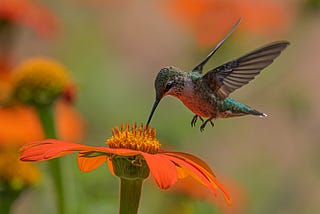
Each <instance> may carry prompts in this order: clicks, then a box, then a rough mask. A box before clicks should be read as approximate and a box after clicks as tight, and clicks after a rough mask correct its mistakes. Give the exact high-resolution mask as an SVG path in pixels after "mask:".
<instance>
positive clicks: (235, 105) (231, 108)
mask: <svg viewBox="0 0 320 214" xmlns="http://www.w3.org/2000/svg"><path fill="white" fill-rule="evenodd" d="M218 107H219V117H224V118H226V117H237V116H244V115H249V114H251V115H255V116H259V117H266V116H267V115H266V114H264V113H261V112H259V111H257V110H255V109H253V108H251V107H250V106H247V105H244V104H242V103H239V102H237V101H235V100H233V99H231V98H230V97H228V98H226V99H225V100H224V101H222V103H220V105H218Z"/></svg>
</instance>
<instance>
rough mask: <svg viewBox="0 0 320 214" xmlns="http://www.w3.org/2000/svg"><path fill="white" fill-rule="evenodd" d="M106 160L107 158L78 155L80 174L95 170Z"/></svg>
mask: <svg viewBox="0 0 320 214" xmlns="http://www.w3.org/2000/svg"><path fill="white" fill-rule="evenodd" d="M107 159H108V157H107V156H103V155H101V156H95V157H86V156H83V154H79V155H78V166H79V168H80V170H81V172H89V171H91V170H94V169H96V168H97V167H98V166H100V165H101V164H102V163H103V162H105V161H106V160H107Z"/></svg>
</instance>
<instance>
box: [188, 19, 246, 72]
mask: <svg viewBox="0 0 320 214" xmlns="http://www.w3.org/2000/svg"><path fill="white" fill-rule="evenodd" d="M240 22H241V18H240V19H238V21H237V22H236V23H235V24H234V26H233V27H232V28H231V30H230V31H229V32H228V33H227V35H225V37H224V38H223V39H222V40H221V41H220V42H219V43H218V44H217V46H216V47H215V48H214V49H213V50H212V51H211V52H210V53H209V55H208V56H207V57H206V58H205V59H204V60H203V61H202V62H201V63H200V64H199V65H197V66H196V67H195V68H194V69H193V70H192V72H197V73H200V74H202V70H203V66H205V64H206V63H207V62H208V61H209V59H210V58H211V57H212V55H213V54H214V53H215V52H216V51H217V50H218V49H219V48H220V47H221V45H222V44H223V43H224V41H226V39H227V38H228V37H229V36H230V35H231V34H232V33H233V31H234V30H235V29H236V28H237V27H238V25H239V24H240Z"/></svg>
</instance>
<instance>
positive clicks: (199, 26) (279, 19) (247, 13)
mask: <svg viewBox="0 0 320 214" xmlns="http://www.w3.org/2000/svg"><path fill="white" fill-rule="evenodd" d="M163 9H164V11H165V12H166V13H167V15H168V16H169V17H170V18H172V19H174V20H175V21H177V22H178V23H179V24H181V25H182V26H184V27H186V28H188V29H190V30H191V31H192V33H193V34H195V37H196V39H197V41H198V43H200V44H201V45H212V44H215V43H216V42H218V41H219V40H220V39H221V38H222V37H223V35H225V34H226V33H227V32H228V31H229V29H230V28H231V26H232V25H233V24H234V23H235V22H236V20H238V19H239V18H241V17H242V18H243V21H242V24H241V26H240V29H242V30H244V31H248V32H256V33H260V34H263V35H270V34H278V33H281V32H284V31H285V30H286V29H287V28H288V26H289V24H290V21H291V19H292V17H293V12H294V11H293V10H288V3H283V2H279V1H274V0H273V1H267V0H264V1H255V0H232V1H225V0H170V1H169V0H167V1H165V2H164V3H163Z"/></svg>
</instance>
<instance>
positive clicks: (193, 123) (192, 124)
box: [191, 114, 203, 127]
mask: <svg viewBox="0 0 320 214" xmlns="http://www.w3.org/2000/svg"><path fill="white" fill-rule="evenodd" d="M198 117H199V118H200V120H201V121H202V122H203V118H202V117H200V116H198V115H196V114H195V115H194V116H193V118H192V120H191V126H192V127H194V126H195V125H196V123H197V120H198Z"/></svg>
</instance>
